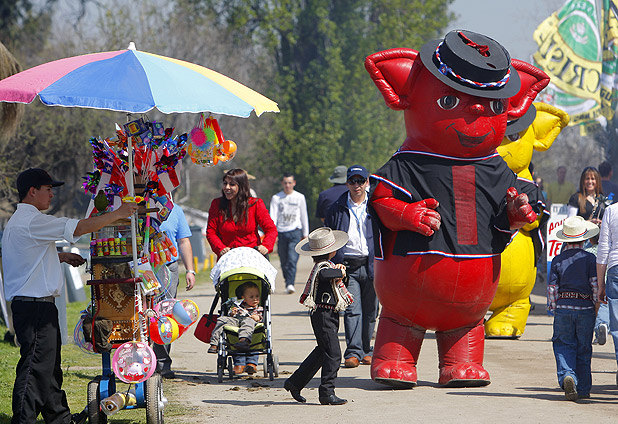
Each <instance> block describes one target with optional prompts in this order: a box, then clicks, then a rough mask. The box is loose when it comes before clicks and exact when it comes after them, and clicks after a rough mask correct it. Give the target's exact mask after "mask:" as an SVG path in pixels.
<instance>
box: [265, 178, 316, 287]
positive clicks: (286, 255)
mask: <svg viewBox="0 0 618 424" xmlns="http://www.w3.org/2000/svg"><path fill="white" fill-rule="evenodd" d="M281 186H282V187H283V190H281V191H280V192H279V193H277V194H275V195H274V196H273V197H272V198H271V199H270V217H271V218H272V220H273V222H274V223H275V225H276V226H277V232H278V233H279V237H278V241H277V250H278V252H279V260H280V262H281V270H282V271H283V279H284V280H285V291H286V293H288V294H290V293H294V292H295V291H296V290H295V289H294V280H295V279H296V264H297V263H298V253H296V250H295V249H294V248H295V247H296V244H298V242H299V241H301V240H302V239H304V238H305V237H307V235H308V234H309V219H308V217H307V202H306V201H305V196H304V195H303V194H301V193H299V192H297V191H296V190H294V187H295V186H296V180H295V179H294V175H292V174H290V173H287V172H286V173H285V174H283V178H282V179H281Z"/></svg>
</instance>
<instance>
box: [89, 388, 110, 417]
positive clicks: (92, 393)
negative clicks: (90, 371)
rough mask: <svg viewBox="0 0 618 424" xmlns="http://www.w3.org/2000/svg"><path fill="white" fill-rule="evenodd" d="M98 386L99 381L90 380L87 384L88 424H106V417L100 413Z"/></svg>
mask: <svg viewBox="0 0 618 424" xmlns="http://www.w3.org/2000/svg"><path fill="white" fill-rule="evenodd" d="M99 384H100V382H99V380H92V381H90V382H89V383H88V422H89V423H90V424H106V423H107V415H105V413H104V412H103V411H101V395H100V394H99Z"/></svg>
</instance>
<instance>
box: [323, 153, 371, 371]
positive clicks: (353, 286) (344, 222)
mask: <svg viewBox="0 0 618 424" xmlns="http://www.w3.org/2000/svg"><path fill="white" fill-rule="evenodd" d="M368 178H369V173H368V172H367V169H365V167H363V166H360V165H352V166H351V167H349V168H348V172H347V181H346V185H347V187H348V191H346V192H345V193H343V194H342V195H341V196H340V197H339V199H337V201H336V202H335V203H334V204H333V205H332V206H331V207H330V209H329V210H328V212H327V213H326V219H325V221H324V224H325V225H326V226H327V227H330V228H332V229H333V230H341V231H345V232H347V233H348V236H349V240H348V242H347V244H346V245H345V246H344V247H342V248H341V249H339V250H338V251H337V254H336V255H335V257H334V258H333V259H332V261H333V262H334V263H336V264H339V263H342V264H344V265H345V266H346V274H347V275H348V277H349V282H348V291H349V292H350V293H352V296H354V302H353V303H352V304H351V305H350V306H348V307H347V309H346V310H345V314H344V316H343V323H344V325H345V341H346V350H345V352H344V354H343V357H344V358H345V362H344V365H345V367H346V368H354V367H357V366H358V365H359V364H363V365H371V360H372V358H373V346H372V345H371V338H372V336H373V329H374V328H375V324H376V319H377V316H378V297H377V296H376V292H375V289H374V287H373V260H374V245H373V227H372V223H371V216H370V215H369V214H368V213H367V201H368V195H367V188H368V187H369V180H368Z"/></svg>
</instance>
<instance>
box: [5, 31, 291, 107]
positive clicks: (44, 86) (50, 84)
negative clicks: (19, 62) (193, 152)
mask: <svg viewBox="0 0 618 424" xmlns="http://www.w3.org/2000/svg"><path fill="white" fill-rule="evenodd" d="M37 95H38V96H39V99H41V101H42V102H43V103H44V104H46V105H50V106H66V107H85V108H93V109H108V110H114V111H118V112H129V113H145V112H148V111H149V110H151V109H153V108H157V109H158V110H160V111H161V112H163V113H182V112H193V113H197V112H212V113H215V114H222V115H232V116H238V117H243V118H246V117H248V116H249V115H250V114H251V111H255V113H256V115H257V116H260V115H261V114H262V113H263V112H279V108H278V107H277V103H275V102H273V101H272V100H270V99H268V98H267V97H265V96H263V95H261V94H259V93H257V92H256V91H254V90H252V89H250V88H248V87H246V86H244V85H242V84H241V83H239V82H237V81H235V80H233V79H231V78H228V77H226V76H225V75H222V74H220V73H218V72H215V71H213V70H211V69H208V68H205V67H203V66H200V65H196V64H193V63H189V62H185V61H182V60H178V59H173V58H169V57H165V56H160V55H156V54H153V53H147V52H142V51H138V50H136V49H135V45H134V44H133V43H131V44H130V45H129V48H128V49H126V50H118V51H111V52H102V53H93V54H86V55H82V56H74V57H69V58H65V59H60V60H55V61H53V62H48V63H44V64H42V65H39V66H35V67H34V68H30V69H28V70H26V71H23V72H20V73H18V74H15V75H13V76H11V77H9V78H6V79H3V80H1V81H0V101H3V102H17V103H30V102H32V101H33V100H34V98H35V97H36V96H37Z"/></svg>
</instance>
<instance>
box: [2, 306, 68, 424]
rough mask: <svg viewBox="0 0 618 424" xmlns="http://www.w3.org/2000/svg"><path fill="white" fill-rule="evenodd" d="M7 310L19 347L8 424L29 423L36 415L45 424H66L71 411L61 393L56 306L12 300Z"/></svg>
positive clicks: (34, 419)
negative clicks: (9, 310)
mask: <svg viewBox="0 0 618 424" xmlns="http://www.w3.org/2000/svg"><path fill="white" fill-rule="evenodd" d="M11 309H12V311H13V326H14V328H15V335H16V337H17V341H18V342H19V344H20V346H21V348H20V354H21V359H20V360H19V362H18V363H17V368H16V376H15V386H14V387H13V419H12V420H11V424H32V423H34V422H35V421H36V418H37V416H38V415H39V413H41V415H42V416H43V419H44V420H45V422H46V423H47V424H66V423H69V422H70V421H71V411H70V410H69V405H68V403H67V398H66V394H65V393H64V390H62V368H61V366H60V348H61V346H62V341H61V338H60V327H59V325H58V309H56V305H54V304H53V303H51V302H25V301H14V302H13V303H12V304H11Z"/></svg>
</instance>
